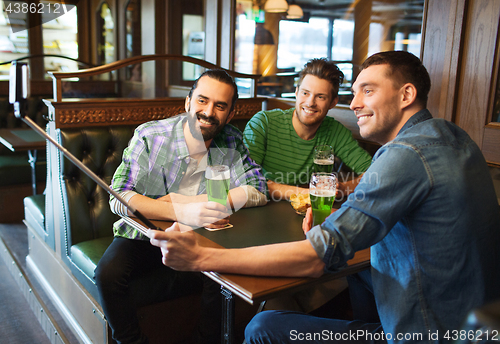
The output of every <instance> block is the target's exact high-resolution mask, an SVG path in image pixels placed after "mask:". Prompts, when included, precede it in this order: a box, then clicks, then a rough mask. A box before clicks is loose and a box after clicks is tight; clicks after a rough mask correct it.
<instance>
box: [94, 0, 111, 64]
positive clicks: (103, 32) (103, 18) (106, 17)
mask: <svg viewBox="0 0 500 344" xmlns="http://www.w3.org/2000/svg"><path fill="white" fill-rule="evenodd" d="M97 25H98V27H97V33H98V37H97V42H98V48H97V51H98V55H97V61H98V63H99V64H108V63H111V62H113V61H114V60H115V39H114V35H113V32H114V27H115V24H114V21H113V17H112V16H111V10H110V8H109V6H108V4H107V3H105V2H103V3H102V5H101V7H100V8H99V10H98V13H97Z"/></svg>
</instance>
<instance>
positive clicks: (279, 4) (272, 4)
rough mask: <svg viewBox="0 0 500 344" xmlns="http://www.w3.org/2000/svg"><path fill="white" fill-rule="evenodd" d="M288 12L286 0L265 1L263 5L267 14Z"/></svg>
mask: <svg viewBox="0 0 500 344" xmlns="http://www.w3.org/2000/svg"><path fill="white" fill-rule="evenodd" d="M287 10H288V3H287V2H286V0H267V1H266V4H265V5H264V11H266V12H269V13H280V12H286V11H287Z"/></svg>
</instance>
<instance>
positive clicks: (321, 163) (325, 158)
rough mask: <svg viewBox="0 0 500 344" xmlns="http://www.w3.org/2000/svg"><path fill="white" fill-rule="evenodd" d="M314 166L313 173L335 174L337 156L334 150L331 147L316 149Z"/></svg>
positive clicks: (322, 146) (317, 147)
mask: <svg viewBox="0 0 500 344" xmlns="http://www.w3.org/2000/svg"><path fill="white" fill-rule="evenodd" d="M313 159H314V165H313V172H328V173H332V172H333V164H334V162H335V156H334V155H333V148H332V146H330V145H320V146H316V147H314V158H313Z"/></svg>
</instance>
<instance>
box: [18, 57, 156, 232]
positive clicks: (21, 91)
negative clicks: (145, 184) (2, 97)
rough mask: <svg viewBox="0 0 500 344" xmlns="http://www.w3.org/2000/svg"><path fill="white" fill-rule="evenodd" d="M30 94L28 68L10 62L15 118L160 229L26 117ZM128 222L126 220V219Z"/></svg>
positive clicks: (150, 224) (138, 228) (136, 213)
mask: <svg viewBox="0 0 500 344" xmlns="http://www.w3.org/2000/svg"><path fill="white" fill-rule="evenodd" d="M29 95H30V90H29V69H28V65H27V64H26V63H23V62H17V61H14V62H12V66H11V67H10V79H9V102H10V103H11V104H13V105H14V115H15V116H16V117H17V118H20V119H22V120H23V122H24V123H26V124H27V125H29V126H30V127H31V128H32V129H33V130H35V131H36V132H38V133H39V134H40V135H42V136H43V137H45V138H46V139H47V140H49V141H50V142H51V143H52V144H53V145H55V146H56V147H57V149H59V150H60V151H61V152H62V153H63V154H64V155H65V156H66V157H67V158H68V159H69V160H71V162H73V163H74V164H75V165H76V166H77V167H78V168H79V169H80V170H82V171H83V172H84V173H85V174H86V175H87V176H89V177H90V178H92V179H93V180H94V181H95V182H96V183H97V184H99V185H100V186H101V187H102V188H103V189H104V190H106V191H107V192H108V193H109V194H111V195H113V196H114V197H115V198H116V199H117V200H118V201H119V202H120V203H122V204H123V205H124V206H125V207H127V209H128V210H129V211H130V212H131V213H132V214H134V216H136V217H137V218H138V219H139V220H141V221H142V222H143V223H144V224H145V225H146V226H147V227H148V228H151V229H155V230H159V231H162V229H161V228H159V227H158V226H155V225H154V224H153V223H152V222H151V221H150V220H149V219H147V218H146V217H145V216H144V215H143V214H141V213H140V212H139V210H137V209H135V208H134V207H132V206H131V205H130V204H129V203H128V202H127V201H125V199H123V197H121V196H120V195H119V194H118V193H117V192H116V191H114V190H113V189H111V188H110V187H109V185H108V184H106V183H105V182H104V181H103V180H102V179H101V178H99V177H98V176H97V175H96V174H95V173H94V172H93V171H91V170H90V169H89V168H88V167H87V166H85V165H84V164H83V163H82V162H81V161H80V160H78V159H77V158H76V157H75V156H74V155H73V154H71V153H70V152H69V151H68V150H67V149H66V148H64V147H63V146H61V145H60V144H59V143H58V142H57V141H56V140H55V139H54V138H52V137H51V136H50V135H49V134H47V133H46V132H45V130H43V129H42V128H41V127H40V126H39V125H38V124H36V123H35V122H34V121H33V120H32V119H31V118H29V117H26V105H27V101H26V99H27V98H28V97H29ZM127 222H128V221H127ZM134 228H136V229H137V230H139V231H140V232H141V233H142V234H144V235H146V236H149V235H148V230H147V229H146V228H143V227H141V226H134Z"/></svg>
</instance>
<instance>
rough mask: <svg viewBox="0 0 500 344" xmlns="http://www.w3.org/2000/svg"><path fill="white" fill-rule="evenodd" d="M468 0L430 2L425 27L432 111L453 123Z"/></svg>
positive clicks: (425, 50) (426, 64) (425, 58)
mask: <svg viewBox="0 0 500 344" xmlns="http://www.w3.org/2000/svg"><path fill="white" fill-rule="evenodd" d="M465 2H466V0H450V1H441V0H429V1H428V3H427V8H426V10H427V11H426V14H425V18H426V20H425V24H424V38H423V41H424V47H423V56H422V62H423V64H424V66H425V67H426V68H427V70H428V71H429V74H430V77H431V85H432V86H431V92H430V94H429V101H428V106H427V107H428V109H429V110H430V111H431V113H432V115H433V116H434V117H436V118H437V117H439V118H445V119H447V120H449V121H453V119H454V118H453V117H454V115H453V114H454V98H455V93H456V87H457V77H458V75H457V71H458V62H459V59H458V57H459V52H460V37H461V34H462V31H463V18H464V11H465Z"/></svg>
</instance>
